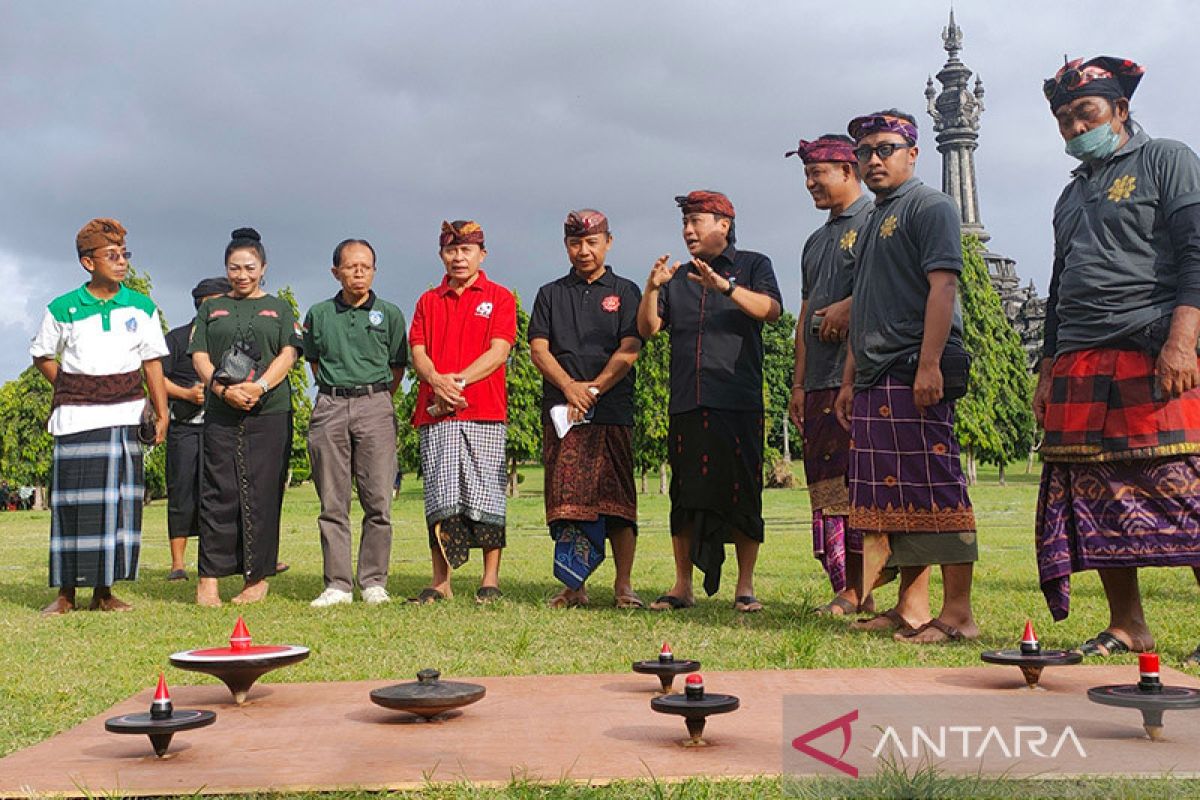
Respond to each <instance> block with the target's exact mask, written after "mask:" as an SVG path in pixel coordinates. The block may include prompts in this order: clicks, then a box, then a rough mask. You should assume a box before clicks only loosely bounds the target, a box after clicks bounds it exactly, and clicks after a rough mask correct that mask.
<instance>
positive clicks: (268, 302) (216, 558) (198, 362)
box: [188, 228, 301, 606]
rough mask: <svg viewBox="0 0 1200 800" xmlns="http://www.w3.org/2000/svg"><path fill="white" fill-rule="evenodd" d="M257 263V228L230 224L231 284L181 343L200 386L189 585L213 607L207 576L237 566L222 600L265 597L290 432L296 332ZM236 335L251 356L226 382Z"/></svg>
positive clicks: (262, 263) (262, 257)
mask: <svg viewBox="0 0 1200 800" xmlns="http://www.w3.org/2000/svg"><path fill="white" fill-rule="evenodd" d="M266 268H267V254H266V250H265V249H264V248H263V245H262V239H261V238H260V237H259V235H258V231H256V230H254V229H253V228H239V229H237V230H236V231H234V232H233V238H232V240H231V241H230V242H229V245H228V246H227V247H226V248H225V274H226V276H227V277H228V278H229V282H230V283H231V284H232V285H233V291H232V292H230V293H229V294H228V295H226V296H225V297H218V298H214V299H212V300H209V301H208V302H207V303H205V304H204V306H203V307H202V308H201V309H200V313H199V314H198V315H197V317H196V325H195V328H194V329H193V332H192V343H191V345H190V346H189V348H188V352H190V353H191V354H192V361H193V363H194V364H195V367H196V372H197V374H199V376H200V380H201V381H203V382H204V385H205V386H206V387H208V391H207V393H206V397H205V404H204V477H203V479H202V482H201V488H200V557H199V562H198V564H197V567H198V572H199V574H200V582H199V585H198V586H197V587H196V602H197V603H198V604H199V605H202V606H219V605H221V597H220V595H219V594H218V591H217V579H218V578H222V577H224V576H226V575H239V574H240V575H241V576H242V578H243V579H244V580H245V582H246V583H245V586H244V587H243V588H242V591H241V593H240V594H238V595H237V596H236V597H234V598H233V601H232V602H234V603H237V604H244V603H255V602H258V601H259V600H261V599H263V598H264V597H266V595H267V588H268V587H267V581H266V578H267V577H269V576H271V575H274V574H275V573H276V563H277V559H278V556H279V514H280V510H281V509H282V507H283V489H284V484H285V483H286V481H287V465H288V452H289V451H290V449H291V440H292V399H291V388H290V385H289V384H288V379H287V376H288V370H290V369H291V368H292V365H293V364H295V363H296V358H297V357H298V356H299V354H300V349H301V337H300V329H299V326H298V325H297V323H296V316H295V314H294V313H293V312H292V308H291V306H290V305H288V303H287V302H285V301H283V300H281V299H279V298H278V297H275V296H274V295H270V294H267V293H266V292H264V291H263V289H262V279H263V273H264V272H265V271H266ZM237 342H241V343H242V345H243V347H244V349H245V350H246V351H247V352H249V353H250V354H251V356H253V358H254V360H255V362H256V366H255V368H254V370H253V373H252V374H251V375H250V377H249V378H248V379H246V380H230V379H229V378H228V377H227V376H225V375H224V373H223V372H222V370H221V366H222V361H223V359H224V358H225V357H226V354H227V353H228V352H229V351H230V350H231V349H232V348H233V346H234V344H235V343H237ZM214 376H215V377H214Z"/></svg>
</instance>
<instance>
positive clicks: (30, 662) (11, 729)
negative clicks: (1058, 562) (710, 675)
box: [0, 465, 1200, 798]
mask: <svg viewBox="0 0 1200 800" xmlns="http://www.w3.org/2000/svg"><path fill="white" fill-rule="evenodd" d="M1022 466H1023V465H1022ZM524 473H525V477H526V480H525V481H524V482H523V483H522V484H521V490H522V495H521V497H520V498H519V499H516V500H513V501H511V502H510V505H509V529H508V549H507V550H506V551H505V555H504V565H503V567H502V570H501V584H502V588H503V589H504V592H505V599H504V600H503V601H501V602H499V603H497V604H495V605H493V606H489V607H478V606H476V605H475V603H474V602H473V600H472V597H471V595H472V593H473V591H474V588H475V586H476V585H477V583H478V578H479V574H480V563H479V557H478V553H475V554H474V555H473V557H472V560H471V562H470V563H469V564H468V565H467V566H466V567H464V568H463V569H462V570H460V571H459V573H458V574H457V575H456V580H455V589H456V591H457V592H458V594H457V596H456V597H455V599H454V600H452V601H449V602H446V603H442V604H439V605H437V606H430V607H416V606H412V605H409V604H406V603H402V602H393V603H391V604H390V605H387V606H382V607H367V606H365V605H363V604H362V603H360V602H357V601H356V602H355V603H354V604H353V605H350V606H338V607H334V608H329V609H319V610H318V609H311V608H309V606H308V603H309V601H310V600H312V598H314V597H315V596H316V595H317V594H319V593H320V591H321V588H322V586H321V552H320V544H319V540H318V535H317V528H316V516H317V510H318V505H317V498H316V494H315V492H314V491H313V489H312V487H311V486H310V485H306V486H301V487H299V488H295V489H292V490H290V491H289V492H288V494H287V497H286V500H285V508H284V517H283V534H282V545H281V553H282V557H283V559H284V560H286V561H288V562H290V563H291V564H292V569H291V571H289V572H288V573H286V574H284V575H281V576H279V577H277V578H274V579H272V582H271V594H270V596H269V597H268V599H267V600H266V601H265V602H263V603H261V604H259V605H257V606H253V607H250V608H248V609H246V610H245V617H246V622H247V624H248V625H249V627H250V630H251V632H252V633H253V635H254V636H255V639H256V640H258V641H262V642H266V641H279V642H282V641H287V642H296V643H302V644H307V645H310V646H312V647H313V649H314V657H313V658H311V659H309V660H308V661H306V662H304V663H302V664H300V665H298V666H296V667H293V668H290V669H288V670H286V671H282V672H280V673H277V674H275V675H272V676H271V677H270V678H269V680H271V681H322V680H368V679H386V678H396V679H407V678H410V677H411V676H412V675H413V674H414V673H415V672H416V671H417V670H418V669H420V668H422V667H426V666H437V667H438V668H440V669H441V670H442V671H443V673H445V674H447V675H517V674H530V673H576V672H624V671H625V670H627V669H628V664H629V662H630V660H631V659H633V658H635V657H638V656H645V655H649V654H651V653H653V652H655V650H656V649H657V646H658V644H659V643H660V642H662V641H663V640H664V639H665V640H668V641H670V642H671V643H672V645H673V646H674V648H675V650H676V652H677V653H686V654H687V655H688V656H689V657H693V658H699V659H701V660H703V661H704V663H705V666H706V667H707V668H708V669H712V670H736V669H780V668H788V669H794V668H807V667H843V666H846V667H888V666H930V665H950V666H953V665H976V664H978V663H979V662H978V658H979V657H978V653H979V650H980V649H981V646H983V647H999V646H1009V645H1011V643H1012V642H1013V640H1014V639H1015V638H1017V636H1018V635H1019V633H1020V631H1021V627H1022V625H1023V624H1024V621H1025V619H1026V618H1027V617H1029V618H1032V619H1033V620H1034V623H1035V625H1037V627H1038V630H1039V633H1040V635H1041V636H1042V638H1043V641H1044V642H1046V643H1047V644H1049V645H1066V646H1073V645H1075V644H1077V643H1078V642H1080V641H1082V640H1083V639H1085V638H1087V637H1089V636H1091V635H1093V634H1095V633H1096V632H1097V631H1099V630H1101V629H1102V628H1103V627H1104V626H1105V623H1106V621H1107V614H1106V611H1105V603H1104V597H1103V593H1102V591H1101V589H1100V583H1099V580H1098V579H1097V578H1096V576H1095V575H1094V574H1090V573H1089V574H1084V575H1081V576H1078V577H1077V578H1076V579H1075V580H1074V581H1073V591H1072V595H1073V604H1072V614H1071V617H1070V618H1069V619H1068V620H1067V621H1065V622H1063V623H1060V624H1057V625H1055V624H1053V623H1052V622H1051V620H1050V617H1049V613H1048V612H1047V611H1046V607H1045V603H1044V601H1043V599H1042V596H1041V593H1040V591H1039V590H1038V586H1037V580H1036V566H1035V562H1034V555H1033V546H1032V545H1033V542H1032V532H1031V531H1032V522H1033V508H1034V501H1035V497H1036V492H1037V484H1036V475H1030V476H1027V475H1024V474H1023V472H1022V469H1021V468H1020V466H1018V467H1017V468H1015V469H1014V470H1010V477H1009V485H1008V486H1005V487H1000V486H997V485H996V481H995V474H994V473H982V474H981V476H980V485H979V486H978V487H976V488H975V489H974V491H973V492H972V496H973V500H974V502H975V506H976V511H977V515H978V520H979V530H980V537H979V541H980V561H979V565H978V566H977V571H976V582H975V608H976V614H977V617H978V620H979V624H980V627H981V629H982V631H983V636H982V639H981V641H980V642H979V643H978V644H966V645H955V646H933V647H925V648H918V647H907V646H902V645H897V644H894V643H893V642H892V641H891V640H890V639H889V638H887V637H884V636H871V635H862V634H853V633H851V632H849V631H847V630H846V629H845V627H844V625H843V624H842V623H841V622H840V621H830V620H824V619H819V618H815V617H813V616H812V615H811V614H810V613H809V609H811V608H812V607H813V606H814V605H817V604H819V603H822V602H824V601H825V600H827V599H828V594H829V587H828V582H827V579H826V578H825V576H824V573H823V572H822V571H821V569H820V567H819V565H818V564H817V562H816V561H815V560H814V559H813V558H812V555H811V536H810V529H809V527H808V522H807V520H808V517H809V507H808V499H807V493H806V492H804V491H803V490H800V489H796V490H770V491H767V492H766V494H765V496H764V516H765V518H766V523H767V534H766V543H765V544H764V546H763V549H762V555H761V559H760V562H759V569H758V573H757V575H758V578H757V586H756V589H757V594H758V597H759V598H760V599H761V600H762V602H763V603H764V604H765V605H766V610H765V611H764V612H763V613H761V614H757V615H749V616H746V615H738V614H735V613H734V612H733V610H732V608H731V605H732V596H731V593H732V588H733V586H732V583H733V582H732V572H731V568H732V554H731V557H730V559H729V560H728V561H727V563H726V580H725V582H724V583H723V586H722V590H721V592H720V593H719V594H718V595H717V596H715V597H713V598H709V599H702V598H701V599H699V601H698V604H697V606H696V608H694V609H692V610H690V611H686V612H677V613H674V614H671V613H664V614H654V613H649V612H638V611H618V610H617V609H615V608H613V607H612V599H613V597H612V590H611V585H610V584H611V579H612V567H611V564H610V563H606V564H605V565H603V566H601V568H600V570H599V572H598V573H597V575H596V576H594V578H593V581H592V583H593V584H594V586H592V587H591V589H590V594H591V600H592V608H589V609H575V610H569V611H553V610H550V609H548V608H546V606H545V602H544V601H545V600H546V599H547V598H549V597H550V596H551V595H552V594H553V593H554V592H555V591H557V589H558V585H557V583H556V581H554V579H553V577H552V575H551V569H550V568H551V543H550V541H549V538H548V536H547V534H546V530H545V527H544V526H543V524H542V505H541V494H540V489H541V472H540V470H537V469H528V470H525V471H524ZM651 483H652V485H656V483H657V482H656V481H652V482H651ZM640 499H641V509H640V515H641V537H640V540H639V550H638V558H637V563H636V566H635V570H634V584H635V586H636V588H637V589H638V591H639V592H640V593H641V594H642V596H643V597H644V598H645V599H646V600H647V601H649V600H651V599H653V597H654V596H656V595H657V594H658V593H660V592H661V591H663V590H665V589H666V588H667V587H668V586H669V585H670V582H671V577H672V574H673V572H672V564H671V555H670V543H669V537H668V534H667V528H666V521H667V512H668V504H667V500H666V498H664V497H661V496H659V495H657V494H651V495H642V496H641V498H640ZM165 516H166V506H165V503H163V502H157V503H154V504H152V505H151V506H149V507H148V508H147V510H146V519H145V525H144V534H143V550H142V558H141V575H140V577H139V579H138V580H137V581H136V582H135V583H132V584H121V585H120V586H119V587H118V588H117V591H118V594H119V595H120V596H121V597H122V598H123V599H126V600H128V601H130V602H132V603H133V604H134V605H135V611H134V612H133V613H129V614H99V613H74V614H69V615H67V616H65V617H62V618H58V619H43V618H41V617H40V616H39V615H38V613H37V612H38V610H39V609H40V608H41V607H42V606H43V605H45V604H46V603H47V602H49V600H50V599H51V598H52V596H53V591H52V590H51V589H49V588H47V586H46V558H47V556H46V542H47V538H48V531H49V515H48V514H47V513H45V512H24V513H3V514H0V543H2V544H0V547H2V548H3V549H2V550H0V552H2V553H3V555H2V556H0V674H2V675H3V676H4V679H3V684H2V686H3V691H2V692H0V755H2V754H7V753H9V752H12V751H13V750H16V749H18V748H21V747H24V746H27V745H29V744H32V743H34V742H38V741H41V740H42V739H45V738H46V737H48V736H50V735H52V734H54V733H56V732H58V731H61V730H64V729H66V728H69V727H71V726H74V725H76V724H78V723H79V722H80V721H81V720H83V719H85V718H87V717H90V716H92V715H95V714H97V713H99V712H100V711H102V710H104V709H106V708H108V707H109V706H111V705H112V704H114V703H115V702H117V701H118V700H121V699H124V698H126V697H128V696H129V695H131V694H132V693H134V692H136V691H138V690H141V689H145V688H147V687H149V686H150V685H151V684H152V682H153V680H154V679H155V678H156V676H157V674H158V672H159V670H160V669H162V668H163V667H164V665H165V664H166V655H167V654H168V653H170V652H173V651H175V650H178V649H181V648H184V647H189V646H199V645H203V644H217V643H221V642H223V641H225V640H226V639H227V638H228V635H229V631H230V628H231V626H232V623H233V620H234V619H235V617H236V613H237V612H236V611H235V610H234V607H233V606H229V605H226V606H225V607H224V608H222V609H219V610H211V609H200V608H197V607H196V606H195V605H194V604H193V602H192V599H193V592H194V591H195V580H194V563H195V548H194V545H192V546H190V547H189V562H190V563H189V573H191V574H192V575H193V580H191V581H189V582H187V583H167V582H165V581H164V580H163V576H164V575H165V574H166V572H167V570H168V567H169V556H168V550H167V540H166V521H165ZM394 522H395V530H396V535H395V542H394V546H393V557H392V573H391V579H390V582H389V586H388V588H389V590H390V591H391V593H392V594H393V596H394V597H397V598H401V597H407V596H411V595H415V594H416V593H417V592H418V591H419V590H420V589H421V588H422V587H423V586H425V584H426V581H427V579H428V571H429V566H428V550H427V548H426V539H425V533H424V526H423V519H422V503H421V493H420V486H419V484H418V483H417V482H416V481H413V480H408V481H406V482H405V485H404V491H403V492H402V493H401V496H400V497H399V498H398V499H397V501H396V503H395V510H394ZM239 584H240V582H239V581H238V580H237V579H228V580H226V581H223V583H222V594H223V595H224V597H225V598H228V597H230V596H232V595H233V594H234V593H236V591H237V588H238V586H239ZM697 589H699V583H697ZM936 589H937V581H936V580H935V591H936ZM894 593H895V589H894V585H893V586H892V587H886V588H884V589H883V590H881V593H880V595H881V597H880V599H881V600H882V601H883V603H884V605H883V606H881V607H886V605H887V604H888V603H890V601H891V600H892V599H893V598H894V596H895V594H894ZM1143 595H1144V599H1145V603H1146V609H1147V614H1148V615H1149V618H1150V622H1151V625H1152V626H1153V628H1154V630H1155V632H1156V635H1157V638H1158V645H1159V650H1160V652H1161V653H1162V654H1163V658H1164V663H1166V664H1170V665H1172V666H1177V665H1178V664H1179V662H1180V660H1181V659H1182V658H1183V657H1184V656H1185V655H1186V654H1187V653H1189V652H1191V650H1192V649H1193V648H1194V647H1195V646H1196V644H1197V641H1200V615H1198V614H1197V613H1196V609H1197V607H1198V604H1197V600H1198V599H1200V590H1198V589H1197V586H1196V583H1195V580H1194V579H1193V577H1192V575H1191V572H1190V571H1189V570H1183V569H1175V570H1148V571H1145V572H1144V573H1143ZM80 597H81V598H82V599H83V600H84V601H85V602H86V599H87V597H88V592H87V591H86V590H81V592H80ZM937 602H939V601H938V599H937V598H935V608H936V603H937ZM566 619H569V621H570V624H564V620H566ZM1122 662H1123V663H1131V664H1132V663H1135V659H1134V658H1133V657H1132V656H1125V657H1122ZM1192 674H1196V672H1195V671H1193V673H1192ZM174 677H175V680H176V681H177V682H180V683H186V682H189V678H185V677H184V676H183V675H182V674H179V673H175V676H174ZM1198 759H1200V757H1198ZM837 791H838V790H837V789H836V788H835V786H834V785H833V784H829V783H827V782H819V781H818V782H813V781H806V782H801V783H794V784H793V783H790V782H788V781H786V780H781V779H763V780H761V781H758V782H755V783H751V784H743V783H728V782H722V781H691V782H687V783H683V784H673V785H665V784H660V783H656V782H654V781H653V780H647V781H641V782H634V783H629V784H622V785H620V786H617V787H610V788H608V789H592V788H588V787H578V786H572V785H569V784H563V785H557V786H549V787H542V786H536V785H532V784H524V783H514V784H513V785H512V786H510V787H508V788H507V789H482V788H477V787H470V786H444V787H430V788H429V789H428V790H427V791H426V792H423V793H422V796H429V797H436V798H460V797H461V798H465V797H472V798H473V797H487V798H493V797H505V798H526V797H529V798H535V797H536V798H557V797H563V798H567V797H570V798H575V797H622V798H624V797H631V798H641V797H646V798H660V797H661V798H675V797H680V798H751V797H778V796H792V795H795V796H804V797H830V796H836V794H837ZM858 791H860V792H863V791H866V794H860V795H856V796H870V795H880V796H897V797H904V796H939V797H941V796H946V797H951V796H952V797H979V796H1002V797H1030V796H1038V795H1040V794H1043V793H1053V795H1054V796H1056V797H1073V796H1106V797H1120V796H1127V797H1136V796H1149V795H1152V796H1155V797H1185V796H1187V797H1191V796H1200V782H1187V781H1153V782H1151V781H1142V782H1131V783H1127V782H1122V781H1099V782H1089V783H1087V784H1075V783H1065V782H1064V783H1061V784H1060V783H1058V782H1056V783H1055V784H1054V785H1053V786H1052V787H1050V786H1048V785H1046V784H1035V785H1034V788H1032V789H1031V788H1029V785H1027V784H1025V783H1021V782H1015V781H1013V782H999V783H994V782H973V781H970V780H968V779H951V778H945V777H938V776H933V775H915V776H913V775H910V776H890V777H884V778H881V779H878V780H877V781H876V782H874V783H871V784H867V785H862V784H860V786H859V789H858ZM993 793H994V794H993Z"/></svg>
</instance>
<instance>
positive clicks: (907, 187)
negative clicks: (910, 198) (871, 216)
mask: <svg viewBox="0 0 1200 800" xmlns="http://www.w3.org/2000/svg"><path fill="white" fill-rule="evenodd" d="M920 185H921V179H920V178H918V177H917V176H916V175H913V176H912V177H911V178H909V179H908V180H906V181H905V182H904V183H902V184H900V185H899V186H897V187H896V188H895V189H893V190H892V191H890V192H888V193H887V194H885V195H882V196H879V197H876V198H875V205H877V206H881V205H883V204H884V203H890V202H892V201H893V200H897V199H899V198H901V197H903V196H904V195H906V194H908V193H909V192H911V191H912V190H913V189H915V188H917V187H918V186H920Z"/></svg>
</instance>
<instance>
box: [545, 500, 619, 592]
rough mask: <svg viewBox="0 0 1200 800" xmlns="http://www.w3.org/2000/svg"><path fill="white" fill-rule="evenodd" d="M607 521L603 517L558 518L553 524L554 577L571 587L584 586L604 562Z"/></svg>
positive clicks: (551, 532)
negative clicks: (584, 518)
mask: <svg viewBox="0 0 1200 800" xmlns="http://www.w3.org/2000/svg"><path fill="white" fill-rule="evenodd" d="M606 533H607V524H606V522H605V520H604V517H603V516H601V517H600V518H599V519H596V520H593V521H592V522H579V521H577V520H558V521H555V522H552V523H550V537H551V538H552V539H554V577H556V578H558V579H559V580H560V581H562V582H563V583H564V584H566V585H567V586H568V587H569V588H571V589H579V588H580V587H581V586H583V584H584V582H585V581H586V580H587V579H588V576H589V575H591V574H592V573H593V572H595V571H596V567H598V566H600V564H601V562H603V561H604V540H605V538H606Z"/></svg>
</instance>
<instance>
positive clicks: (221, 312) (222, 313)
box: [208, 308, 229, 319]
mask: <svg viewBox="0 0 1200 800" xmlns="http://www.w3.org/2000/svg"><path fill="white" fill-rule="evenodd" d="M228 316H229V309H227V308H217V309H214V310H213V312H212V313H211V314H209V315H208V318H209V319H216V318H217V317H228Z"/></svg>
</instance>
